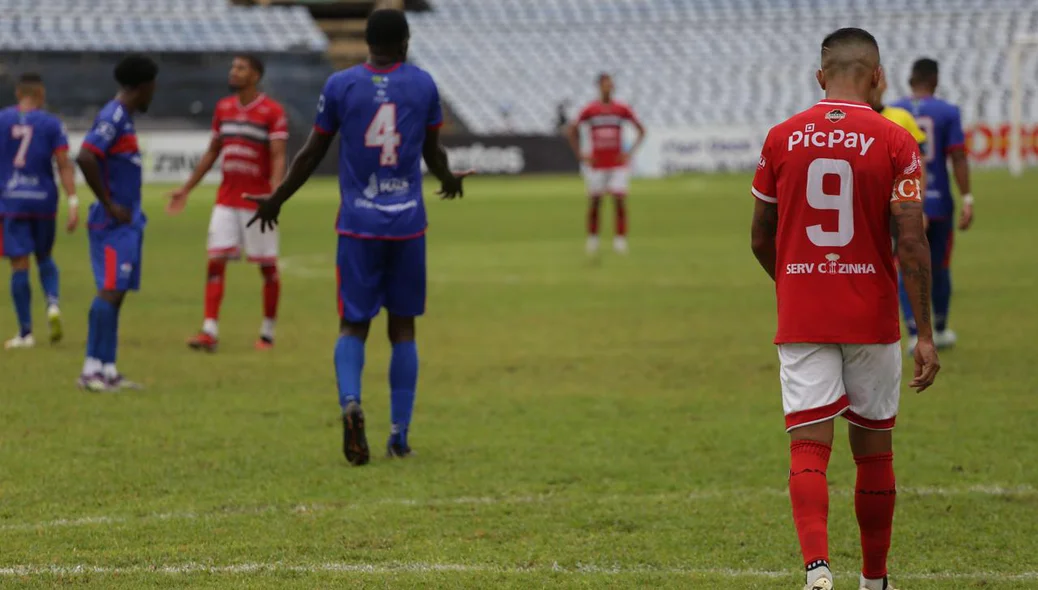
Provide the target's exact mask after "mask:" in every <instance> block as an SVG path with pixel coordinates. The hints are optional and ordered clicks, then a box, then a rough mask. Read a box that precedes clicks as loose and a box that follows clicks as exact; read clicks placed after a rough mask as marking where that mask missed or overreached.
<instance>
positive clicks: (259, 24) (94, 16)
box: [0, 0, 328, 52]
mask: <svg viewBox="0 0 1038 590" xmlns="http://www.w3.org/2000/svg"><path fill="white" fill-rule="evenodd" d="M0 14H4V18H2V19H0V51H164V52H176V51H182V52H200V51H266V52H273V51H279V52H281V51H301V52H314V51H324V50H325V49H326V48H327V44H328V43H327V39H326V37H325V36H324V34H323V33H322V32H321V31H320V29H319V28H318V27H317V25H316V24H315V23H314V20H313V19H312V18H311V17H310V13H309V12H308V11H307V10H306V9H305V8H303V7H270V8H246V7H240V6H232V5H231V4H230V3H229V2H227V1H226V0H148V1H146V2H141V1H138V0H91V1H84V0H46V1H40V0H0Z"/></svg>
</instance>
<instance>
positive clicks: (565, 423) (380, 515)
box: [0, 172, 1038, 590]
mask: <svg viewBox="0 0 1038 590" xmlns="http://www.w3.org/2000/svg"><path fill="white" fill-rule="evenodd" d="M975 177H976V178H975V180H974V184H975V188H976V190H975V192H976V194H977V195H978V209H977V211H978V221H977V226H976V228H975V229H974V230H973V231H971V232H969V233H968V234H964V235H961V236H959V240H958V243H957V250H956V257H955V281H956V283H955V284H956V291H955V293H956V295H955V300H954V305H953V318H952V325H953V327H954V328H955V329H956V330H957V331H958V333H959V337H960V345H959V347H958V348H957V349H956V350H954V351H950V352H948V353H946V354H945V355H944V356H943V362H944V370H943V371H942V373H941V375H940V379H939V382H938V384H937V385H936V386H935V387H934V388H933V389H932V390H930V391H928V392H927V393H925V394H922V395H916V394H913V393H907V392H906V394H905V397H904V399H903V402H902V415H901V417H900V420H899V422H898V423H899V429H898V432H897V441H896V465H897V469H898V475H899V487H900V494H899V499H898V514H897V519H896V529H895V538H894V549H893V557H892V566H891V567H892V575H893V578H892V579H893V580H894V581H896V582H899V584H898V586H899V588H902V590H905V589H908V590H914V589H924V588H925V589H930V588H933V589H936V588H942V589H943V588H948V589H952V588H985V589H995V588H997V589H1003V588H1004V589H1009V588H1014V589H1016V588H1038V469H1036V457H1038V434H1036V432H1038V431H1036V429H1035V423H1036V422H1038V396H1036V395H1035V394H1036V393H1038V370H1036V368H1035V351H1036V347H1035V341H1034V340H1033V339H1034V338H1035V335H1036V334H1038V306H1036V304H1035V302H1036V293H1038V272H1036V271H1038V265H1036V263H1035V258H1034V257H1035V251H1036V247H1038V238H1036V237H1035V233H1034V232H1035V229H1034V227H1035V226H1034V224H1035V220H1036V219H1038V200H1036V199H1035V195H1034V192H1033V191H1034V186H1035V183H1036V181H1038V175H1035V174H1033V173H1032V174H1031V175H1030V176H1026V177H1024V178H1021V179H1010V178H1009V177H1008V176H1006V175H1004V174H1002V173H985V172H981V173H978V174H976V175H975ZM748 186H749V178H748V177H747V176H743V175H732V176H723V175H722V176H689V177H682V178H673V179H668V180H661V181H643V182H637V183H636V184H635V186H634V189H633V191H632V193H633V196H632V198H631V201H630V208H631V218H632V238H631V247H632V253H631V254H630V256H629V257H627V258H619V257H617V256H614V255H611V253H607V254H606V255H605V256H603V257H602V260H601V262H600V263H598V264H591V263H589V261H588V260H587V259H586V258H585V256H584V253H583V239H584V236H583V218H584V199H583V197H582V187H581V185H580V182H579V180H578V179H576V178H522V179H492V178H477V179H473V180H472V181H471V182H469V183H468V184H467V187H466V188H467V190H466V194H467V195H468V196H466V198H465V199H464V200H462V201H460V202H440V201H431V202H430V203H429V215H430V218H431V228H430V233H429V248H430V252H429V259H430V260H429V263H430V286H429V303H428V314H427V316H426V317H425V318H423V319H422V320H421V322H420V324H419V346H420V354H421V359H422V369H421V377H420V385H419V394H418V404H417V408H416V414H415V424H414V425H413V429H412V434H411V441H412V444H413V445H414V447H415V449H416V451H417V452H418V456H417V457H415V458H414V459H413V460H407V461H395V462H393V461H387V460H383V459H376V460H374V461H373V462H372V464H371V465H370V466H368V467H365V468H350V467H348V466H347V465H346V463H345V460H344V459H343V457H342V455H341V451H340V444H341V427H340V423H339V420H338V406H337V403H336V393H335V384H334V379H333V373H332V364H331V356H332V347H333V345H334V341H335V338H336V334H337V321H338V320H337V317H336V303H335V278H334V276H335V273H334V266H333V264H334V247H335V234H334V233H333V231H332V227H333V219H334V215H335V211H336V203H335V200H336V198H337V196H336V195H337V191H336V188H335V186H334V185H333V184H332V183H331V182H327V181H320V182H314V183H312V184H311V185H309V186H308V188H306V189H305V190H304V192H303V193H302V194H300V195H298V196H297V197H296V199H295V200H294V201H293V202H292V203H291V204H290V205H289V206H288V207H287V208H286V209H285V211H284V214H283V219H282V228H283V232H284V234H283V242H282V243H283V246H282V247H283V254H284V271H283V284H284V286H283V297H282V313H281V320H280V323H279V334H278V335H279V340H278V346H277V349H276V350H274V351H272V352H269V353H258V352H255V351H253V349H252V344H253V341H254V339H255V335H256V331H257V329H258V327H259V321H260V313H261V305H260V279H259V273H258V271H257V270H256V269H255V268H252V267H249V266H245V265H241V266H235V267H233V268H232V269H231V271H230V273H229V276H228V284H227V293H228V294H227V299H226V300H225V304H224V313H223V315H222V318H221V319H222V322H221V345H222V348H221V350H220V352H219V353H218V354H215V355H211V356H205V355H199V354H196V353H192V352H191V351H189V350H188V349H187V348H186V347H185V346H184V341H185V339H186V338H187V337H188V336H190V335H191V334H192V333H193V332H194V331H195V330H196V329H197V328H198V327H199V325H200V321H201V314H202V291H203V282H204V280H203V279H204V271H205V248H204V246H205V236H206V224H207V220H208V215H209V207H210V203H211V200H212V194H213V191H212V189H208V190H199V191H198V193H196V194H195V195H194V198H193V202H192V204H191V205H189V207H188V210H187V212H186V213H185V214H184V215H183V216H182V217H179V218H168V217H166V216H165V214H164V213H163V212H162V205H163V203H162V201H161V196H162V194H163V192H164V187H152V188H150V189H149V192H148V197H147V203H146V208H147V209H148V210H149V211H151V222H150V225H149V227H148V230H147V237H146V240H145V265H144V285H143V289H144V290H143V291H142V292H141V293H139V294H134V295H131V296H130V297H129V299H128V300H127V303H126V306H125V310H124V313H123V320H122V346H121V348H120V363H119V364H120V367H121V368H122V369H123V371H124V372H125V373H127V374H128V376H130V377H132V378H135V379H139V380H142V381H144V382H145V383H146V384H147V386H148V390H147V391H146V392H143V393H140V394H120V395H101V396H99V395H87V394H83V393H80V392H79V391H77V390H76V388H75V387H74V380H75V377H76V376H77V374H78V371H79V368H80V365H81V362H82V354H83V341H84V335H85V328H86V316H87V309H88V306H89V304H90V300H91V298H92V290H93V287H92V285H93V283H92V278H91V276H90V267H89V263H88V258H87V254H86V238H85V235H84V234H82V233H80V234H78V235H75V236H73V237H67V236H62V237H61V238H60V241H59V244H58V248H57V258H58V260H59V262H60V264H61V269H62V272H63V275H62V276H63V291H64V299H63V309H64V312H65V315H66V324H67V325H66V329H67V332H68V335H69V336H68V338H67V340H66V341H65V342H63V343H62V344H61V345H60V346H57V347H49V346H43V347H42V348H38V349H36V350H32V351H14V352H8V353H4V354H2V356H0V371H2V374H3V384H2V386H0V388H2V391H3V394H2V399H0V403H2V406H0V408H2V410H0V415H2V418H0V453H2V458H0V587H5V588H7V587H40V588H50V587H54V586H57V585H66V584H67V585H71V586H77V587H88V588H106V589H107V588H145V587H162V588H184V587H201V588H217V587H220V588H223V587H231V588H342V587H351V588H352V587H362V588H364V587H370V588H538V587H567V588H571V587H572V588H644V587H650V586H651V587H656V588H719V587H723V588H769V589H770V588H779V589H781V588H790V589H792V588H799V587H800V586H799V585H798V584H802V578H801V573H800V571H799V570H800V568H799V565H798V564H799V551H798V549H797V546H796V536H795V534H794V531H793V526H792V519H791V517H790V514H789V505H788V499H787V497H786V495H785V487H784V486H785V483H786V475H787V463H788V455H787V437H786V435H785V433H784V432H783V421H782V415H781V404H780V399H779V393H778V380H777V379H778V377H777V372H778V366H777V359H776V354H775V350H774V347H773V346H772V345H771V338H772V332H773V329H774V301H773V298H774V296H773V291H772V288H771V285H770V283H769V281H768V280H767V278H766V276H765V275H764V273H763V272H762V271H761V270H760V269H759V268H758V266H757V264H756V262H755V260H754V259H753V256H752V255H751V254H750V251H749V235H748V234H749V219H750V211H751V209H752V200H751V197H749V195H748ZM84 194H86V192H85V190H84ZM606 219H611V216H607V217H606ZM607 225H611V223H608V224H607ZM34 293H35V295H36V297H37V299H36V306H35V311H36V313H37V319H38V320H39V319H40V316H41V315H42V303H40V301H39V287H38V286H35V284H34ZM4 301H5V307H6V306H7V305H8V304H7V303H6V295H5V296H4ZM14 324H15V322H14V317H13V312H11V311H9V310H8V311H5V312H4V313H3V314H2V315H0V330H3V331H4V332H3V334H4V335H5V336H6V335H8V333H13V331H14ZM383 326H384V323H383V320H381V319H379V320H376V329H375V330H373V332H372V338H371V340H370V344H369V347H368V350H369V352H368V360H367V369H368V370H367V373H366V376H365V406H366V409H367V414H368V422H369V435H370V436H371V437H372V444H373V445H374V446H375V447H376V449H377V448H380V447H381V446H382V444H383V442H384V440H385V439H384V437H385V436H386V434H387V432H388V386H387V383H386V372H387V371H386V367H387V360H388V348H389V347H388V344H387V343H386V341H385V338H384V337H383V336H382V334H383V333H384V332H383ZM842 428H843V427H842V426H841V429H842ZM379 456H380V455H379ZM829 478H830V482H831V487H832V490H833V497H834V499H833V503H832V513H831V517H830V533H831V539H832V540H831V544H832V559H833V566H834V568H835V569H836V570H837V571H838V573H839V577H838V580H837V581H838V583H839V584H840V586H839V587H840V588H841V589H845V588H851V587H852V586H854V583H855V582H856V574H855V573H854V572H855V571H856V568H857V567H858V557H857V556H858V545H857V531H856V525H855V522H854V515H853V510H852V497H851V494H850V492H851V490H852V486H853V482H854V467H853V463H852V462H851V460H850V456H849V452H848V451H847V449H846V447H845V445H839V446H838V447H837V450H836V451H835V452H834V454H833V461H832V466H831V469H830V474H829ZM854 587H856V586H854Z"/></svg>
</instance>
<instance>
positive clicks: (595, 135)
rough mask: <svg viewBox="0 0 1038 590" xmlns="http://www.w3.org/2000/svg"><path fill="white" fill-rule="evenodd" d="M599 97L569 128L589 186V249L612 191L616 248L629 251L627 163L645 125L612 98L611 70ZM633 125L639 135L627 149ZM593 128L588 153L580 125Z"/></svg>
mask: <svg viewBox="0 0 1038 590" xmlns="http://www.w3.org/2000/svg"><path fill="white" fill-rule="evenodd" d="M598 93H599V99H598V100H596V101H593V102H591V103H589V104H588V105H587V106H585V107H584V109H583V110H582V111H580V115H579V116H578V117H577V120H576V121H574V122H573V123H572V124H571V125H570V126H569V128H568V129H567V130H566V136H567V138H568V139H569V143H570V147H572V148H573V152H574V153H575V154H577V157H578V158H580V162H581V164H582V167H583V171H584V182H585V184H586V186H587V195H588V216H587V233H588V238H587V252H588V254H592V255H593V254H596V253H597V252H598V210H599V209H600V208H601V205H602V197H603V196H605V195H607V194H611V195H613V204H614V210H615V211H616V234H615V236H614V237H613V249H614V250H616V251H617V252H619V253H621V254H626V253H627V206H626V203H625V202H624V199H625V197H626V196H627V189H628V178H627V172H628V164H629V163H630V161H631V157H632V156H633V155H634V152H635V151H637V150H638V147H639V146H641V144H642V141H643V140H644V139H645V127H643V126H642V123H641V121H639V120H638V117H637V116H635V114H634V111H633V110H631V107H629V106H628V105H626V104H624V103H622V102H620V101H618V100H614V99H613V78H612V76H610V75H609V74H600V75H599V76H598ZM625 122H629V123H631V124H632V125H634V128H635V129H636V130H637V131H638V137H637V139H635V140H634V144H633V145H632V146H631V149H630V150H628V151H624V145H623V126H624V123H625ZM582 124H587V126H588V127H589V128H590V136H591V152H590V153H585V152H584V151H583V150H582V149H581V146H580V129H579V128H580V125H582Z"/></svg>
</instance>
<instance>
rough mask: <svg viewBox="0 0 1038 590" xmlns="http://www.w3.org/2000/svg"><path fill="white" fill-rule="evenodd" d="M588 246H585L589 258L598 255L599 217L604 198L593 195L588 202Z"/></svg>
mask: <svg viewBox="0 0 1038 590" xmlns="http://www.w3.org/2000/svg"><path fill="white" fill-rule="evenodd" d="M587 203H588V206H587V244H586V246H585V248H586V250H587V254H588V256H594V255H596V254H598V216H599V211H600V210H601V209H602V197H601V196H600V195H591V196H589V197H588V200H587Z"/></svg>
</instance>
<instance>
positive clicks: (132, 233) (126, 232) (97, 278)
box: [90, 225, 144, 291]
mask: <svg viewBox="0 0 1038 590" xmlns="http://www.w3.org/2000/svg"><path fill="white" fill-rule="evenodd" d="M143 245H144V230H143V229H142V228H139V227H134V226H132V225H117V226H115V227H111V228H106V229H92V230H90V262H91V264H92V265H93V267H94V282H95V283H97V290H98V291H137V290H138V289H140V288H141V252H142V249H143Z"/></svg>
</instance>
